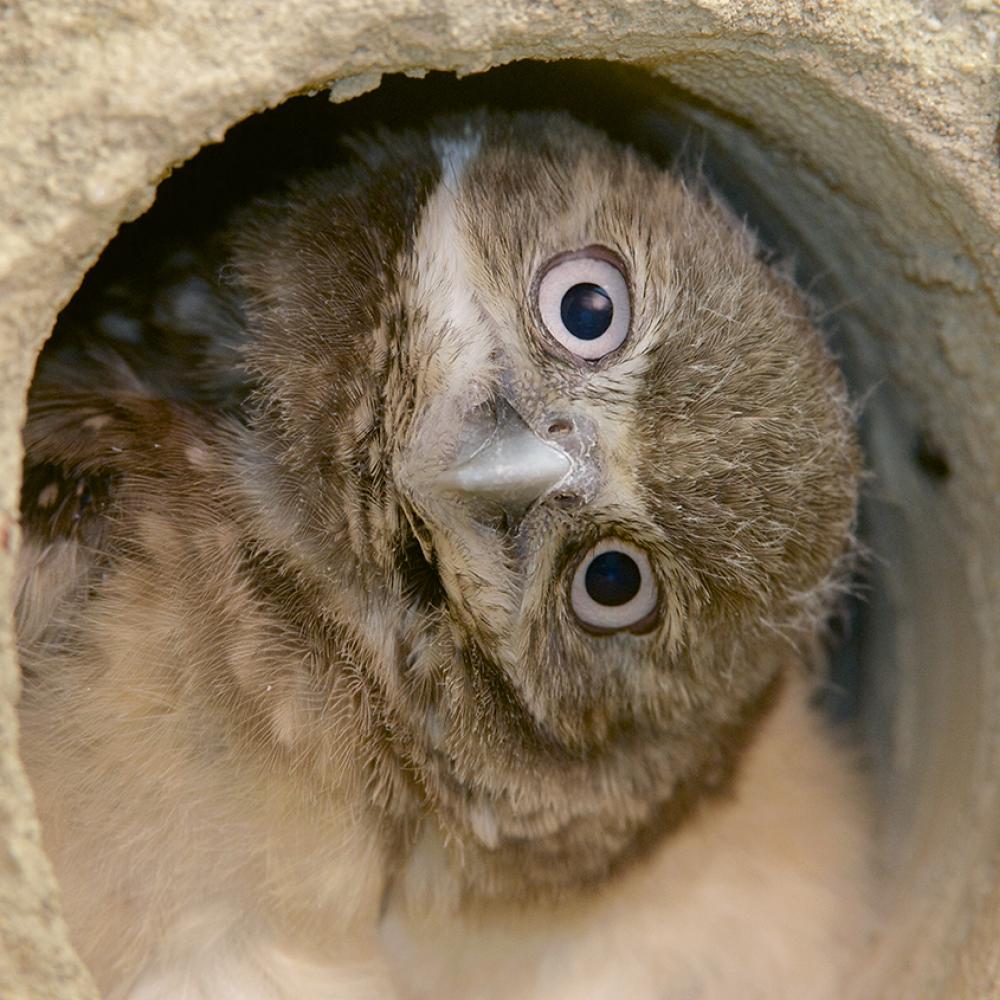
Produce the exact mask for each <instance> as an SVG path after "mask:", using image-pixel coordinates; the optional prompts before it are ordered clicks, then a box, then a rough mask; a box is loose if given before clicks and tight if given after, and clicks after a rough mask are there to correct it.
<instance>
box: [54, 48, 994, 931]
mask: <svg viewBox="0 0 1000 1000" xmlns="http://www.w3.org/2000/svg"><path fill="white" fill-rule="evenodd" d="M481 105H486V106H491V107H499V108H506V109H521V108H555V109H561V110H567V111H569V112H570V113H571V114H573V115H574V116H576V117H577V118H579V119H581V120H583V121H585V122H588V123H592V124H595V125H597V126H598V127H600V128H601V129H603V130H604V131H606V132H607V133H608V134H610V135H611V136H612V138H614V139H617V140H619V141H622V142H625V143H628V144H630V145H633V146H635V147H637V148H639V149H640V150H642V151H643V152H645V153H647V154H648V155H650V156H652V157H653V158H654V159H656V160H657V161H659V162H660V163H663V164H664V165H667V166H672V167H675V168H676V169H679V170H681V171H682V172H683V171H689V172H697V171H701V172H703V173H704V175H705V176H706V178H707V179H708V181H709V183H710V184H711V185H712V186H713V187H714V188H716V189H717V190H718V191H719V192H721V194H722V195H723V196H724V198H725V199H726V201H727V202H728V204H729V205H730V206H731V207H732V209H733V210H734V211H735V212H736V213H737V214H738V215H740V216H743V217H745V218H746V219H747V220H748V222H749V224H750V226H751V228H753V229H754V230H755V231H756V232H757V233H758V234H759V235H760V238H761V240H762V242H763V243H764V245H765V246H767V247H768V248H769V249H770V251H771V253H772V254H773V256H774V259H775V261H776V262H778V264H779V266H781V267H785V268H789V269H792V270H793V271H794V276H795V280H796V281H797V283H798V284H799V285H800V287H802V288H803V289H804V290H805V291H806V293H807V295H808V296H809V298H810V299H811V300H812V301H813V303H814V305H815V309H816V312H817V315H818V316H819V317H820V320H821V325H822V327H823V329H824V331H825V333H826V335H827V336H828V338H829V342H830V344H831V345H832V347H833V350H834V351H835V353H836V355H837V356H838V358H839V360H840V362H841V364H842V366H843V370H844V372H845V374H846V376H847V378H848V381H849V384H850V386H851V391H852V397H853V399H854V400H855V402H856V406H857V411H858V421H859V427H860V432H861V436H862V441H863V448H864V452H865V457H866V466H867V469H868V470H869V472H870V476H869V478H868V480H867V482H866V485H865V488H864V491H863V500H862V505H861V514H860V538H861V542H862V546H863V555H862V558H861V560H860V563H859V568H858V573H857V579H856V581H855V586H854V588H853V592H852V594H851V595H850V596H849V597H847V598H845V600H844V602H843V613H842V615H841V617H840V618H839V619H838V620H837V621H836V622H834V623H833V625H832V628H831V637H830V640H829V644H830V675H829V682H828V684H827V685H826V686H825V688H824V691H823V694H822V698H821V700H822V702H823V707H824V709H825V710H826V711H827V713H828V714H829V715H830V717H831V718H833V719H834V720H835V721H836V723H837V724H838V725H840V726H841V727H843V728H844V730H845V732H848V733H850V734H851V738H852V739H854V740H856V741H857V744H858V745H859V746H862V747H863V748H864V753H865V756H866V759H867V771H868V773H869V774H870V776H871V780H872V784H873V787H874V794H873V801H874V803H875V810H876V814H877V818H878V829H879V845H880V866H881V870H882V874H883V901H882V905H883V907H884V909H885V910H887V911H891V910H892V909H893V907H896V908H898V909H900V911H901V912H902V910H904V909H905V911H906V915H907V922H908V924H911V925H914V924H919V922H920V919H921V914H922V913H924V912H925V908H926V906H927V905H928V904H926V903H925V902H924V899H926V898H930V897H931V896H932V895H933V893H932V887H933V886H935V885H939V884H940V879H941V877H942V875H941V872H939V871H938V870H936V869H935V865H936V864H938V861H937V860H936V859H941V858H945V857H951V858H952V859H955V858H956V857H958V853H956V851H957V848H956V846H955V845H956V844H957V843H958V842H959V841H960V840H961V838H962V833H963V831H962V819H961V817H962V816H963V815H966V814H967V811H968V808H967V807H968V803H967V801H966V799H967V797H968V796H969V795H974V789H971V788H970V787H969V784H968V781H966V780H964V778H963V777H962V776H964V775H968V774H970V773H972V772H973V770H974V758H975V756H976V732H977V725H978V722H977V720H978V717H979V711H980V706H979V703H978V700H977V690H978V688H979V677H978V673H977V672H978V670H979V667H978V665H977V664H978V661H979V655H978V653H977V650H976V642H977V626H976V625H975V624H973V623H972V621H971V618H972V616H973V614H974V610H973V609H974V607H975V600H974V595H973V594H971V593H970V586H971V584H970V580H969V577H968V574H967V573H966V572H965V571H964V568H963V558H962V556H961V555H960V553H963V552H964V553H965V555H966V556H967V557H969V558H972V553H969V552H967V551H966V549H967V545H968V542H967V535H966V534H965V533H964V531H963V527H962V507H963V495H962V492H961V490H962V488H963V487H962V484H961V482H956V480H960V479H961V477H960V476H958V475H957V470H958V468H959V466H960V463H961V461H962V456H961V455H960V454H958V453H959V452H961V451H962V449H963V448H964V444H963V443H962V442H955V441H953V440H952V439H951V438H950V437H949V435H948V433H947V432H946V431H943V430H942V423H941V421H940V419H938V417H937V413H938V411H936V410H935V409H934V408H933V407H930V406H929V405H928V399H927V396H928V392H929V391H930V387H929V386H928V384H927V383H926V382H925V381H923V380H922V375H921V373H920V370H919V366H920V364H921V363H922V359H923V354H922V351H923V350H924V348H922V347H920V346H915V345H916V341H917V334H918V332H919V331H922V330H924V329H925V326H924V321H923V316H922V314H923V313H924V312H925V311H926V310H927V309H928V308H929V304H932V305H931V306H930V307H932V308H933V310H934V312H935V314H936V315H937V314H938V312H939V310H940V309H941V305H940V303H939V302H936V301H933V300H934V296H935V292H936V291H937V290H938V288H937V285H936V284H935V281H936V280H937V279H936V278H933V279H932V280H930V281H927V280H925V278H926V274H927V273H928V269H930V271H931V272H932V273H933V275H937V276H938V277H940V275H942V274H943V275H945V278H943V279H941V281H942V282H943V283H944V284H949V285H950V286H954V284H955V283H959V284H960V283H961V282H962V281H963V280H967V281H972V282H974V281H975V279H974V277H971V278H970V277H969V276H968V269H969V267H970V265H969V262H968V261H967V259H966V258H965V257H964V256H963V255H962V253H961V251H960V250H959V249H958V248H957V246H956V247H955V248H952V247H949V246H938V247H935V248H932V251H929V252H928V253H927V254H924V255H923V256H920V254H919V253H918V254H917V255H916V257H915V258H914V259H913V260H911V261H909V262H908V263H907V262H904V263H903V266H901V263H900V259H899V257H898V254H897V253H896V252H894V251H892V250H890V249H887V246H886V241H885V238H884V233H883V232H881V231H880V229H879V227H878V225H877V223H876V216H875V214H874V213H873V210H872V208H871V206H868V205H864V204H859V203H857V202H855V201H852V200H850V199H847V198H845V197H844V196H843V194H842V192H841V191H839V190H838V189H837V188H836V186H835V184H834V183H832V182H831V179H830V178H829V177H827V176H825V175H824V172H823V169H822V165H816V164H811V163H809V162H805V161H803V160H802V159H800V158H798V157H797V156H796V153H795V151H794V150H787V149H780V148H775V147H774V146H773V144H772V143H770V142H769V141H768V140H767V139H766V138H765V136H764V135H763V134H762V133H761V132H760V131H759V130H758V129H757V128H756V127H755V125H754V123H753V122H749V121H745V120H740V119H738V118H734V117H733V116H731V115H729V114H728V113H727V112H726V111H725V110H724V109H722V108H719V107H715V106H713V105H712V104H711V103H708V102H706V101H704V100H702V99H700V98H698V97H696V96H694V95H692V94H689V93H685V92H682V91H680V90H678V89H676V88H673V87H671V86H670V85H668V84H667V83H665V81H664V80H663V79H662V78H657V77H654V76H652V75H650V74H648V73H646V72H644V71H641V70H637V69H629V68H625V67H622V66H617V65H612V64H607V63H590V62H573V63H563V64H551V65H542V64H535V63H523V64H514V65H511V66H508V67H505V68H503V69H500V70H495V71H492V72H489V73H484V74H480V75H476V76H471V77H467V78H465V79H462V80H458V79H456V78H455V77H453V76H451V75H449V74H436V73H432V74H429V75H428V76H426V78H423V79H420V80H415V79H409V78H406V77H389V78H386V79H385V81H384V82H383V83H382V85H381V86H380V87H379V88H378V89H377V90H375V91H373V92H371V93H369V94H366V95H363V96H362V97H359V98H356V99H355V100H352V101H350V102H348V103H346V104H341V105H334V104H331V103H330V102H329V100H328V99H327V98H326V97H325V95H317V96H313V97H296V98H293V99H291V100H289V101H288V102H286V103H285V104H284V105H283V106H281V107H279V108H277V109H276V110H274V111H270V112H266V113H263V114H260V115H257V116H255V117H253V118H251V119H248V120H246V121H244V122H242V123H240V124H239V125H237V126H235V127H234V128H233V129H232V130H231V131H230V133H229V135H228V136H227V138H226V139H225V141H224V142H222V143H220V144H219V145H217V146H213V147H209V148H206V149H205V150H203V151H202V152H201V153H200V154H199V155H198V156H197V157H196V158H195V159H194V160H192V161H191V162H190V163H189V164H187V165H186V166H184V167H183V168H181V169H179V170H177V171H176V172H175V173H174V174H173V175H172V176H171V177H169V178H168V179H167V180H166V181H164V183H163V184H162V185H161V188H160V192H159V195H158V197H157V201H156V203H155V205H154V206H153V208H152V209H151V210H150V211H149V212H148V213H147V215H146V216H144V217H143V218H141V219H140V220H138V221H137V222H135V223H132V224H129V225H128V226H126V227H125V228H124V229H123V231H122V232H121V234H120V235H119V236H118V237H117V238H116V239H115V240H114V241H113V242H112V243H111V244H110V245H109V247H108V248H107V251H106V252H105V254H104V255H103V256H102V258H101V260H100V261H99V263H98V264H97V265H96V266H95V267H94V268H93V270H92V271H91V272H90V273H89V274H88V276H87V278H86V280H85V281H84V284H83V286H82V288H81V290H80V291H79V293H78V294H77V296H76V297H75V298H74V300H73V301H72V302H71V303H70V305H69V306H68V307H67V309H66V310H65V312H64V314H63V318H62V321H61V324H60V325H58V326H57V328H56V333H55V337H54V339H53V341H52V346H51V347H50V348H49V349H50V350H51V349H53V348H56V347H58V346H59V343H60V338H65V337H69V336H72V333H71V332H70V331H71V329H72V317H73V315H74V312H75V311H77V310H80V309H83V308H86V304H87V301H88V298H89V297H90V296H93V295H96V294H105V293H106V290H107V289H108V288H109V287H111V286H116V287H118V286H120V288H121V293H122V295H123V301H127V297H128V294H129V285H128V282H129V280H131V278H128V280H126V278H127V276H134V275H141V274H143V271H144V268H146V267H147V266H152V265H154V264H156V262H157V261H158V260H159V259H160V258H162V255H163V248H164V247H165V246H171V247H176V248H180V249H181V251H182V249H183V245H184V242H185V241H186V240H188V239H191V238H194V237H200V236H201V235H203V234H204V233H207V232H209V231H211V230H212V229H213V228H214V227H216V226H218V225H219V223H220V222H221V220H222V219H223V218H225V217H226V215H227V214H228V213H229V212H230V210H231V209H232V208H233V207H234V206H235V205H238V204H239V203H241V202H243V201H245V200H246V199H248V198H251V197H258V196H262V195H264V196H266V195H267V193H268V192H269V191H273V190H275V189H276V188H277V187H278V186H280V185H281V184H282V183H283V182H284V180H285V179H286V178H287V177H288V176H289V175H291V174H295V173H297V172H300V171H305V170H308V169H311V168H312V167H316V166H325V165H327V164H329V163H331V162H336V161H337V160H338V159H339V158H340V157H342V155H343V154H342V152H341V150H340V148H339V145H338V144H339V140H340V138H341V136H343V135H344V134H345V133H349V132H355V131H357V130H359V129H369V128H371V127H373V126H374V125H385V126H388V127H390V128H400V127H405V126H407V125H412V124H418V123H420V122H422V121H424V120H426V119H427V118H428V117H430V116H432V115H434V114H438V113H441V112H443V111H455V110H467V109H473V108H476V107H479V106H481ZM957 242H958V240H957V239H956V244H957ZM934 268H937V270H934ZM921 269H923V270H921ZM108 322H109V323H111V324H114V323H115V322H120V324H121V325H120V328H119V329H118V331H117V333H116V335H117V336H120V337H122V338H125V339H127V338H128V336H129V329H128V324H127V317H125V314H124V313H122V314H120V315H117V317H116V314H114V313H112V314H110V315H109V317H108ZM907 331H911V332H912V337H911V336H909V335H908V333H907ZM944 349H945V350H948V347H947V345H946V346H945V348H944ZM949 391H951V390H949ZM572 431H573V425H572V424H571V423H570V422H569V421H567V420H564V419H555V420H552V421H551V422H550V424H549V425H548V432H549V434H550V435H553V436H559V435H565V434H569V433H571V432H572ZM570 499H571V498H570ZM942 664H948V670H942ZM942 810H943V811H944V812H945V813H947V816H948V817H949V818H942ZM966 849H967V850H971V846H970V845H966ZM928 865H930V868H928ZM943 870H944V869H943V868H942V869H941V871H943Z"/></svg>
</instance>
